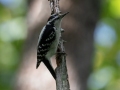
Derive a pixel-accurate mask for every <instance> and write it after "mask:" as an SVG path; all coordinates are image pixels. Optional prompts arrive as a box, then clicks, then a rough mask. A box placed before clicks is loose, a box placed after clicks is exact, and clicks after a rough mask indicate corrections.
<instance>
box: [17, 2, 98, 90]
mask: <svg viewBox="0 0 120 90" xmlns="http://www.w3.org/2000/svg"><path fill="white" fill-rule="evenodd" d="M28 3H29V4H28V5H29V7H28V14H27V21H28V36H27V39H26V41H25V45H24V49H23V55H22V60H21V64H20V68H19V70H18V72H17V75H16V84H15V90H56V87H55V85H56V84H55V81H54V79H53V77H52V76H51V75H50V73H49V71H48V70H47V68H46V67H45V66H44V64H43V63H41V65H40V67H39V68H38V69H36V62H37V59H36V57H37V40H38V36H39V33H40V30H41V29H42V27H43V26H44V25H45V24H46V21H47V19H48V17H49V16H50V8H49V2H48V0H28ZM60 7H61V11H62V12H67V11H69V12H70V13H69V14H68V15H67V16H66V17H64V20H63V22H62V27H63V28H64V29H65V32H64V34H63V38H64V40H66V41H67V43H65V48H66V52H67V67H68V75H69V81H70V88H71V90H87V79H88V76H89V74H90V71H91V68H92V57H93V52H94V45H93V44H94V42H93V33H94V28H95V25H96V23H97V21H98V18H99V0H60ZM52 61H53V65H54V67H55V66H56V65H55V60H52Z"/></svg>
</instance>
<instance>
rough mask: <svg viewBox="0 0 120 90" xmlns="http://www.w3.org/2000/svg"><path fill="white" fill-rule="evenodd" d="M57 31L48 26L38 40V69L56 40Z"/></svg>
mask: <svg viewBox="0 0 120 90" xmlns="http://www.w3.org/2000/svg"><path fill="white" fill-rule="evenodd" d="M55 37H56V35H55V30H54V28H53V27H50V25H47V26H46V27H44V28H43V30H42V31H41V34H40V36H39V40H38V46H37V65H36V68H38V66H39V65H40V62H41V61H42V60H44V59H45V55H46V54H47V52H48V50H49V48H50V46H51V44H52V42H53V41H54V40H55Z"/></svg>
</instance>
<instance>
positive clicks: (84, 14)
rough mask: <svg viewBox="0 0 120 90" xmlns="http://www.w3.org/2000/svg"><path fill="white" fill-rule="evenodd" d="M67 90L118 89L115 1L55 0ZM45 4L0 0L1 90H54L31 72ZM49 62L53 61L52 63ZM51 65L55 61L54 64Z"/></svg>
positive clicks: (46, 78) (118, 2)
mask: <svg viewBox="0 0 120 90" xmlns="http://www.w3.org/2000/svg"><path fill="white" fill-rule="evenodd" d="M60 6H61V10H62V11H63V12H66V11H69V12H70V13H69V15H68V16H66V17H65V18H64V20H63V23H62V24H63V25H62V26H63V28H64V29H65V32H64V34H63V37H64V39H65V40H66V41H67V43H66V44H65V47H66V52H67V54H68V56H67V64H68V75H69V80H70V87H71V90H120V0H84V1H83V0H60ZM49 15H50V8H49V2H48V1H47V0H0V90H55V81H54V79H53V78H52V76H51V75H50V73H49V71H48V70H47V69H46V67H45V66H44V64H41V65H40V67H39V69H37V70H36V69H35V64H36V47H37V39H38V35H39V32H40V30H41V29H42V27H43V26H44V25H45V23H46V21H47V18H48V17H49ZM53 59H54V58H53ZM53 65H54V66H55V60H53Z"/></svg>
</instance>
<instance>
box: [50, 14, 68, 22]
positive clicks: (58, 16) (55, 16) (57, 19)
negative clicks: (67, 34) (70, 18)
mask: <svg viewBox="0 0 120 90" xmlns="http://www.w3.org/2000/svg"><path fill="white" fill-rule="evenodd" d="M68 13H69V12H66V13H64V14H58V13H55V14H52V15H51V16H50V17H49V19H48V22H49V23H50V24H59V23H60V22H61V20H62V18H63V17H64V16H66V15H67V14H68Z"/></svg>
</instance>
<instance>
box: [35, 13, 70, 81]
mask: <svg viewBox="0 0 120 90" xmlns="http://www.w3.org/2000/svg"><path fill="white" fill-rule="evenodd" d="M66 14H68V12H67V13H64V14H57V13H56V14H53V15H51V16H50V17H49V19H48V21H47V24H46V25H45V26H44V27H43V29H42V31H41V33H40V35H39V39H38V45H37V65H36V68H38V67H39V65H40V63H41V62H43V63H44V64H45V65H46V67H47V68H48V70H49V71H50V73H51V74H52V76H53V77H54V79H56V75H55V71H54V69H53V67H52V65H51V61H50V58H51V57H52V56H53V55H55V53H56V51H57V47H58V44H59V39H60V37H61V21H62V18H63V17H64V16H65V15H66Z"/></svg>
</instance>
